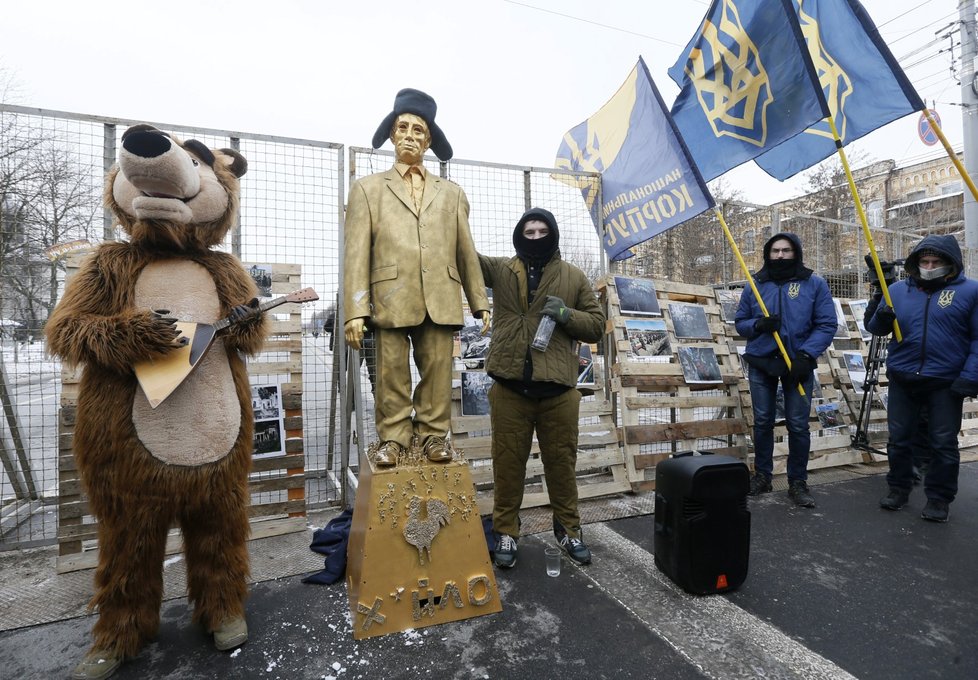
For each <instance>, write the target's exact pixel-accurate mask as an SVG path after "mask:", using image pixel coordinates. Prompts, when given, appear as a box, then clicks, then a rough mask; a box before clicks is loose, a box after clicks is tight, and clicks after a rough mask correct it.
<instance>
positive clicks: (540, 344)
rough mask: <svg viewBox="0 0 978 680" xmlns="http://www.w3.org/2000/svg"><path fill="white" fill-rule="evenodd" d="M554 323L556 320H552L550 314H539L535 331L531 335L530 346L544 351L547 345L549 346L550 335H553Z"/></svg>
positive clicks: (555, 323)
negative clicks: (538, 322)
mask: <svg viewBox="0 0 978 680" xmlns="http://www.w3.org/2000/svg"><path fill="white" fill-rule="evenodd" d="M556 325H557V322H556V321H554V318H553V317H552V316H546V315H544V316H541V317H540V324H539V325H538V326H537V332H536V333H535V334H534V336H533V342H531V343H530V347H532V348H533V349H536V350H539V351H541V352H546V351H547V347H549V346H550V336H551V335H553V332H554V327H555V326H556Z"/></svg>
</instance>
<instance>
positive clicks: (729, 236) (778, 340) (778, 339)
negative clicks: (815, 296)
mask: <svg viewBox="0 0 978 680" xmlns="http://www.w3.org/2000/svg"><path fill="white" fill-rule="evenodd" d="M713 212H714V213H716V216H717V219H718V220H720V226H721V227H723V234H724V235H725V236H726V237H727V241H728V242H729V243H730V250H732V251H733V254H734V257H736V258H737V262H739V263H740V268H741V269H742V270H743V272H744V276H745V277H746V278H747V283H748V284H749V285H750V289H751V290H752V291H753V292H754V298H755V299H756V300H757V306H758V307H760V308H761V313H762V314H763V315H764V316H771V315H770V314H769V313H768V311H767V306H766V305H765V304H764V298H762V297H761V293H760V291H758V290H757V284H755V283H754V277H753V276H751V275H750V269H748V268H747V263H746V262H744V257H743V256H742V255H741V254H740V248H738V247H737V242H736V241H734V237H733V234H731V233H730V228H729V227H728V226H727V221H726V220H725V219H723V211H721V210H720V208H718V207H716V206H714V207H713ZM773 335H774V342H775V343H777V345H778V350H780V352H781V356H782V357H784V363H785V364H786V365H787V366H788V369H789V370H790V369H791V358H790V357H789V356H788V350H786V349H785V348H784V343H783V342H781V335H780V333H778V332H777V331H774V333H773ZM798 394H800V395H801V396H803V397H804V396H805V388H804V387H802V385H801V383H800V382H799V383H798Z"/></svg>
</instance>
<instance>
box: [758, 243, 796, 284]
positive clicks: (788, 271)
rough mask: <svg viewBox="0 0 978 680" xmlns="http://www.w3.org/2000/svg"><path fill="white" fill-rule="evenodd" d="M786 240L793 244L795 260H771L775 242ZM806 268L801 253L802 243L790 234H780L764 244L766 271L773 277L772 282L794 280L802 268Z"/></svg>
mask: <svg viewBox="0 0 978 680" xmlns="http://www.w3.org/2000/svg"><path fill="white" fill-rule="evenodd" d="M781 239H785V240H787V241H790V242H791V245H792V246H793V247H794V249H795V257H794V259H793V260H772V259H771V245H772V244H773V243H774V242H775V241H779V240H781ZM803 266H804V264H803V263H802V251H801V241H800V240H799V238H798V237H797V236H796V235H794V234H792V233H789V232H782V233H780V234H775V235H774V236H772V237H771V238H769V239H768V240H767V243H765V244H764V269H766V270H767V273H768V276H770V277H771V280H772V281H778V282H781V281H788V280H789V279H792V278H794V277H795V276H796V275H797V274H798V272H799V271H801V268H802V267H803Z"/></svg>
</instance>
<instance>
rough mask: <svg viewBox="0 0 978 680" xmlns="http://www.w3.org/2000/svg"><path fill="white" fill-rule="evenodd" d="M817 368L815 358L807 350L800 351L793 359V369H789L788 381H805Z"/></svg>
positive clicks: (793, 382)
mask: <svg viewBox="0 0 978 680" xmlns="http://www.w3.org/2000/svg"><path fill="white" fill-rule="evenodd" d="M814 370H815V359H813V358H812V356H811V355H810V354H808V353H807V352H799V353H798V356H796V357H795V358H793V359H792V360H791V369H790V370H789V371H788V382H790V383H791V384H792V385H797V384H798V383H801V382H804V381H805V380H807V379H808V376H810V375H811V374H812V371H814Z"/></svg>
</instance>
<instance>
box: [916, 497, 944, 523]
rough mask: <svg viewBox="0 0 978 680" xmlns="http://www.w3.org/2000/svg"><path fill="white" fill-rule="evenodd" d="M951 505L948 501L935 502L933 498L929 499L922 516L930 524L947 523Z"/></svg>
mask: <svg viewBox="0 0 978 680" xmlns="http://www.w3.org/2000/svg"><path fill="white" fill-rule="evenodd" d="M949 505H950V503H948V502H947V501H935V500H933V499H931V498H928V499H927V504H926V505H925V506H924V510H923V512H921V513H920V516H921V517H922V518H924V519H926V520H927V521H928V522H946V521H947V516H948V513H949V512H950V511H949V510H948V506H949Z"/></svg>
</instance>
